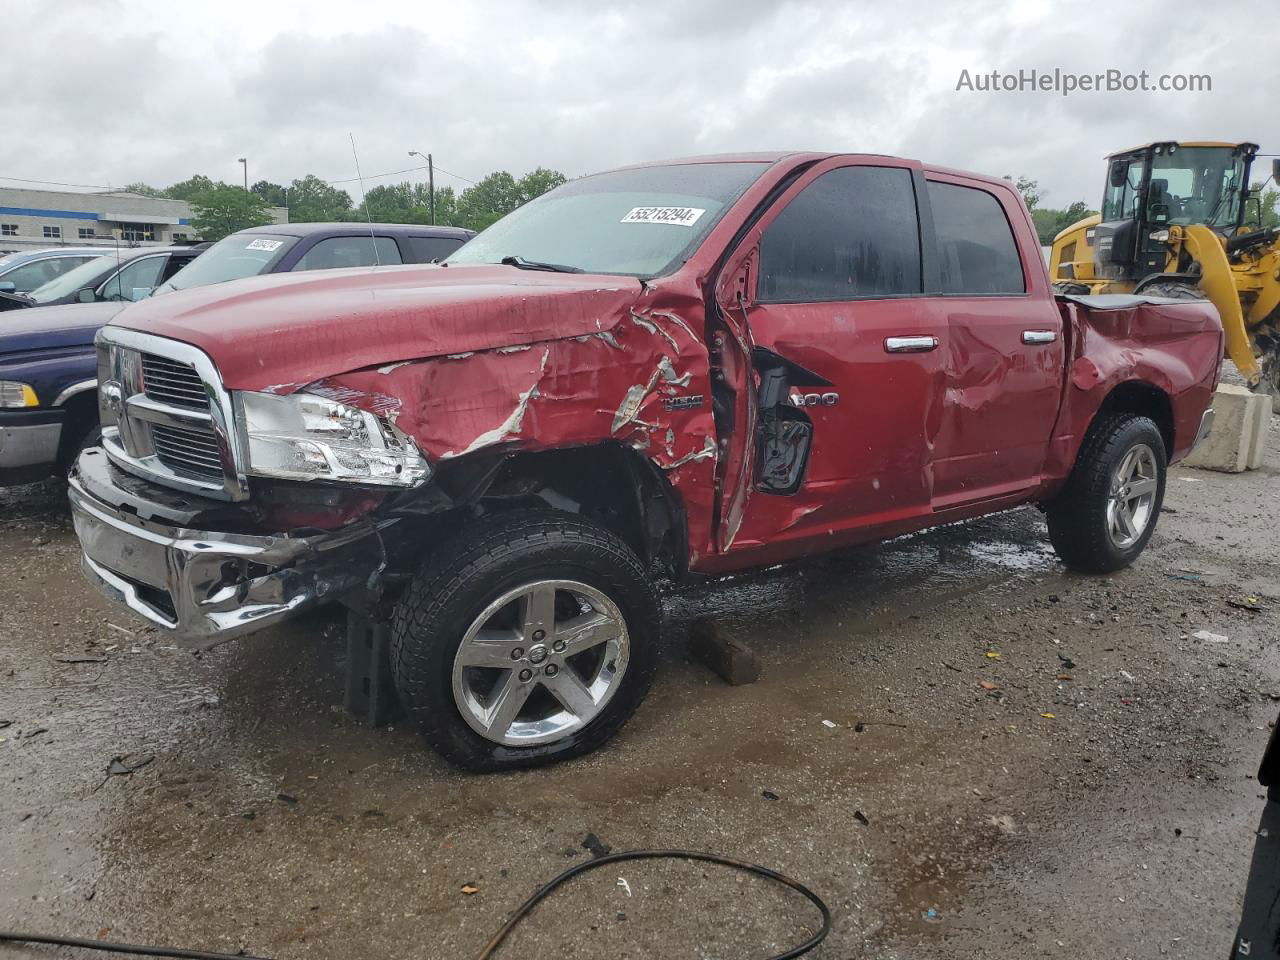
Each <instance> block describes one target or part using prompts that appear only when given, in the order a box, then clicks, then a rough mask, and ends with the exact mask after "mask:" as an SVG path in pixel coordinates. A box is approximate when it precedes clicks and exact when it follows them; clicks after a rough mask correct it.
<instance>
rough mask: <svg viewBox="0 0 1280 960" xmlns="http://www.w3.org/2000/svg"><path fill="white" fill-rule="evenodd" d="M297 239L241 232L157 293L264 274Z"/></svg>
mask: <svg viewBox="0 0 1280 960" xmlns="http://www.w3.org/2000/svg"><path fill="white" fill-rule="evenodd" d="M297 242H298V238H297V237H284V236H278V235H272V234H266V233H242V234H234V233H233V234H232V235H231V236H229V237H223V238H222V239H221V240H219V241H218V242H217V243H215V244H214V245H213V246H211V247H210V248H209V249H208V250H206V251H205V252H204V253H202V254H200V256H198V257H196V258H195V259H194V260H192V261H191V263H190V264H188V265H187V266H185V267H183V268H182V269H181V270H179V271H178V272H177V273H175V274H174V275H173V276H172V277H170V278H169V280H168V282H167V283H163V284H161V285H160V289H159V290H157V291H156V292H157V293H166V292H168V291H170V290H188V289H190V288H191V287H203V286H206V285H208V284H210V283H223V282H225V281H227V280H240V279H243V278H244V277H256V276H257V275H258V274H260V273H268V272H270V270H271V268H272V267H273V266H275V265H276V263H277V261H279V259H280V258H281V257H283V256H284V255H285V254H286V253H287V252H288V251H289V248H290V247H292V246H293V245H294V244H295V243H297Z"/></svg>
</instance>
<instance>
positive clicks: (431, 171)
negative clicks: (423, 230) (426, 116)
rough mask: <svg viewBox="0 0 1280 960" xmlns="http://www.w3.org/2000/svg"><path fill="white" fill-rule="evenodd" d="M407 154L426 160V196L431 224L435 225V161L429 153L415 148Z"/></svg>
mask: <svg viewBox="0 0 1280 960" xmlns="http://www.w3.org/2000/svg"><path fill="white" fill-rule="evenodd" d="M409 156H411V157H421V158H422V159H423V160H426V161H427V197H428V198H429V201H430V204H431V224H432V226H435V222H436V168H435V162H434V161H433V160H432V159H431V154H429V153H419V152H418V151H417V150H410V151H409Z"/></svg>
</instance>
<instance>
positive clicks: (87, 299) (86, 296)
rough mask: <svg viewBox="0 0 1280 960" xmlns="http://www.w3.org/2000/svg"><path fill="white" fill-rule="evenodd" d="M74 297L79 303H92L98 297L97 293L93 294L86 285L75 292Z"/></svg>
mask: <svg viewBox="0 0 1280 960" xmlns="http://www.w3.org/2000/svg"><path fill="white" fill-rule="evenodd" d="M76 299H77V300H79V301H80V302H81V303H93V302H94V301H95V300H97V299H98V295H97V294H95V293H94V292H93V291H92V290H91V289H89V288H88V287H85V288H84V289H83V290H81V291H80V292H79V293H78V294H76Z"/></svg>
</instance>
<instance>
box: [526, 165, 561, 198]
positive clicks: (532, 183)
mask: <svg viewBox="0 0 1280 960" xmlns="http://www.w3.org/2000/svg"><path fill="white" fill-rule="evenodd" d="M564 181H565V176H564V174H563V173H561V172H560V171H559V170H548V169H547V168H546V167H538V169H537V170H533V171H531V172H529V173H526V174H525V175H524V176H523V177H521V178H520V179H519V181H517V183H516V189H517V191H518V192H519V194H520V202H521V203H528V202H529V201H530V200H533V199H535V198H537V197H540V196H542V195H543V194H544V193H546V192H547V191H548V190H554V189H555V188H556V187H558V186H560V184H562V183H564Z"/></svg>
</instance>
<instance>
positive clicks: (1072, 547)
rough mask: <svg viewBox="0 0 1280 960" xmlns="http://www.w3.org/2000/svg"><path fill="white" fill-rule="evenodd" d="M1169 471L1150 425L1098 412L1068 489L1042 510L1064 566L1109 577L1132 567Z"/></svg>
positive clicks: (1154, 428) (1149, 531) (1159, 439)
mask: <svg viewBox="0 0 1280 960" xmlns="http://www.w3.org/2000/svg"><path fill="white" fill-rule="evenodd" d="M1166 467H1167V454H1166V453H1165V447H1164V439H1163V438H1162V437H1161V435H1160V430H1159V428H1158V427H1157V426H1156V425H1155V423H1154V422H1153V421H1152V420H1150V419H1149V418H1147V417H1142V416H1138V415H1136V414H1132V413H1111V414H1105V413H1104V414H1100V415H1099V416H1098V418H1097V419H1096V420H1095V421H1094V422H1093V424H1092V425H1090V427H1089V431H1088V433H1087V434H1085V438H1084V443H1083V444H1081V447H1080V453H1079V454H1078V455H1077V457H1076V463H1075V467H1074V468H1073V469H1072V471H1071V476H1070V477H1069V478H1068V480H1067V485H1066V486H1065V487H1064V488H1063V490H1062V492H1061V493H1060V494H1058V496H1057V497H1056V498H1055V499H1054V500H1053V501H1052V502H1051V503H1049V504H1048V505H1047V507H1046V510H1045V512H1046V515H1047V519H1048V523H1049V539H1050V541H1051V542H1052V543H1053V549H1054V551H1055V552H1056V553H1057V554H1058V557H1059V558H1060V559H1061V560H1062V562H1063V563H1065V564H1066V565H1067V566H1068V567H1070V568H1071V569H1072V570H1079V571H1081V572H1083V573H1111V572H1112V571H1115V570H1120V569H1122V568H1124V567H1127V566H1129V564H1131V563H1133V561H1134V560H1136V559H1137V558H1138V555H1139V554H1140V553H1142V551H1143V549H1144V548H1145V547H1146V545H1147V541H1149V540H1150V539H1151V534H1152V533H1153V532H1154V530H1155V527H1156V519H1157V518H1158V517H1159V515H1160V507H1161V505H1162V504H1163V503H1164V487H1165V479H1166Z"/></svg>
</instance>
